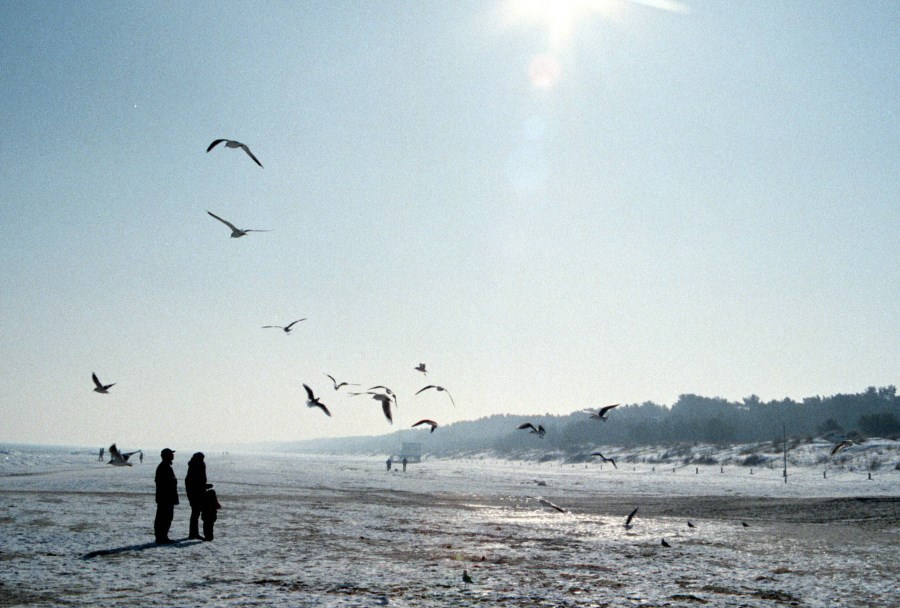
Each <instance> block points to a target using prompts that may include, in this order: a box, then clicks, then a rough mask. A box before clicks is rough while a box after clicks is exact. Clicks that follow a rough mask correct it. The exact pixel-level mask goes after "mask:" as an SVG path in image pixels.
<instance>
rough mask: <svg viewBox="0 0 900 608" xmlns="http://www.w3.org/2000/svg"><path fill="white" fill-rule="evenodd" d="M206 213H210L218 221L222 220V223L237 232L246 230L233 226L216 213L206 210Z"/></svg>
mask: <svg viewBox="0 0 900 608" xmlns="http://www.w3.org/2000/svg"><path fill="white" fill-rule="evenodd" d="M207 213H208V214H210V215H211V216H213V217H214V218H216V219H217V220H219V221H220V222H222V223H223V224H225V225H226V226H228V227H229V228H231V229H232V230H235V231H237V232H247V231H246V230H243V231H242V230H240V229H239V228H238V227H237V226H235V225H234V224H232V223H231V222H229V221H227V220H223V219H222V218H220V217H219V216H218V215H216V214H215V213H213V212H212V211H209V210H207Z"/></svg>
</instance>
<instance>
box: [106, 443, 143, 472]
mask: <svg viewBox="0 0 900 608" xmlns="http://www.w3.org/2000/svg"><path fill="white" fill-rule="evenodd" d="M138 453H140V450H135V451H133V452H125V453H122V452H120V451H119V448H117V447H116V444H112V445H111V446H109V457H110V461H109V462H108V463H107V464H111V465H113V466H114V467H130V466H131V463H130V462H128V458H129V457H131V456H132V455H133V454H138Z"/></svg>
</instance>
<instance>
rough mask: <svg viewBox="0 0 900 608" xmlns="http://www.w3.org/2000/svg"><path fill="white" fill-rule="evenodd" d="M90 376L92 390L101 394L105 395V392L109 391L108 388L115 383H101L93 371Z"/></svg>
mask: <svg viewBox="0 0 900 608" xmlns="http://www.w3.org/2000/svg"><path fill="white" fill-rule="evenodd" d="M91 378H93V379H94V392H95V393H100V394H101V395H105V394H107V393H109V389H111V388H112V387H114V386H115V385H116V383H115V382H113V383H112V384H103V383H102V382H100V379H99V378H98V377H97V374H95V373H93V372H91Z"/></svg>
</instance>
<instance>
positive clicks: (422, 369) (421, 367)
mask: <svg viewBox="0 0 900 608" xmlns="http://www.w3.org/2000/svg"><path fill="white" fill-rule="evenodd" d="M413 369H414V370H416V371H417V372H422V373H423V374H425V375H426V376H427V375H428V370H427V369H425V364H424V363H419V364H418V365H417V366H415V367H414V368H413Z"/></svg>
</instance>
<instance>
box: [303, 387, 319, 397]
mask: <svg viewBox="0 0 900 608" xmlns="http://www.w3.org/2000/svg"><path fill="white" fill-rule="evenodd" d="M303 388H305V389H306V398H307V399H309V400H310V401H315V400H316V396H315V395H313V391H312V389H311V388H309V386H307V385H306V384H304V385H303Z"/></svg>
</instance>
